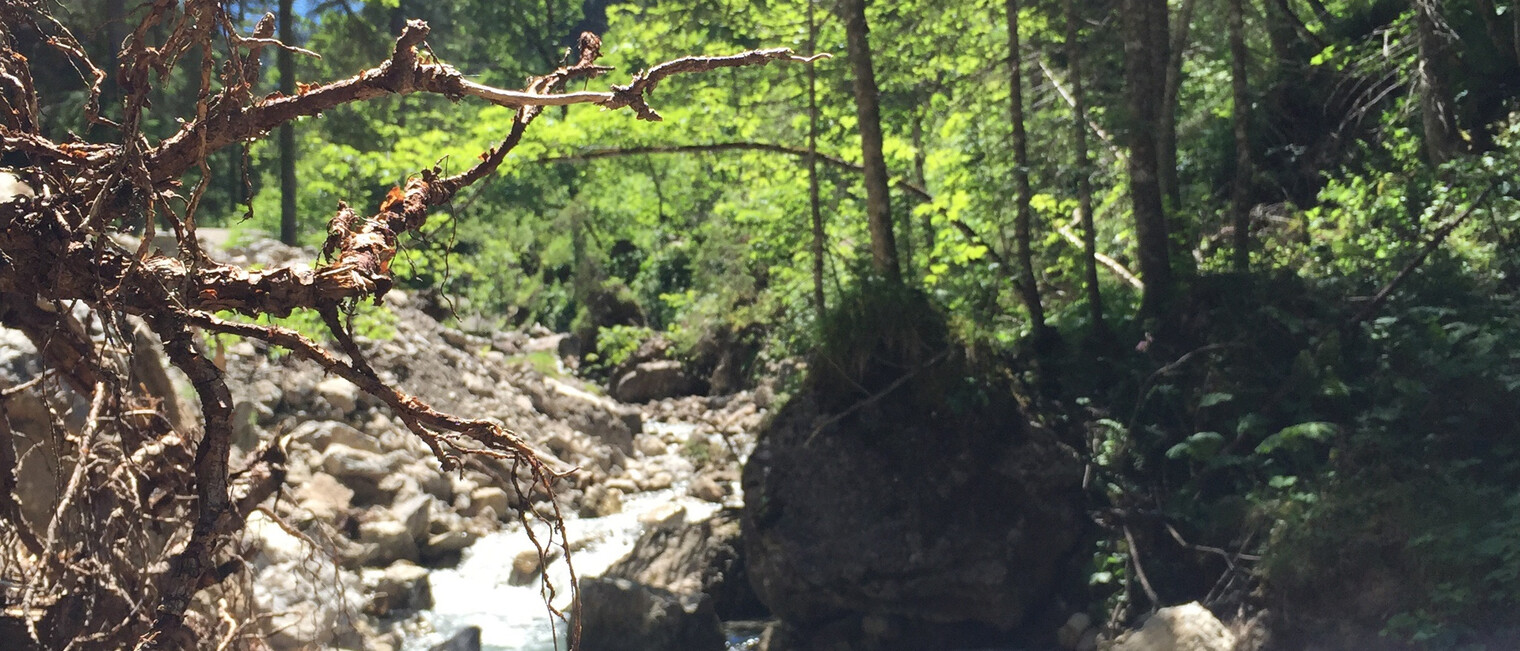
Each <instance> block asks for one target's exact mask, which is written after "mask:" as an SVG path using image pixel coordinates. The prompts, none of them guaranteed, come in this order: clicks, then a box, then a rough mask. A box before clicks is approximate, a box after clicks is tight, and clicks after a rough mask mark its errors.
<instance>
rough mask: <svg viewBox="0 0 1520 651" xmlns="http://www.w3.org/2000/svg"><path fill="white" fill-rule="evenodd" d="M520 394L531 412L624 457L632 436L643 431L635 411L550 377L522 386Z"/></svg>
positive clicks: (641, 423)
mask: <svg viewBox="0 0 1520 651" xmlns="http://www.w3.org/2000/svg"><path fill="white" fill-rule="evenodd" d="M523 391H524V392H526V393H527V394H528V399H529V400H531V401H532V402H533V408H534V409H537V410H538V411H539V412H542V413H544V414H546V415H548V416H549V417H551V418H555V419H558V420H562V421H564V422H565V424H567V425H569V426H570V427H572V428H574V429H577V430H580V431H582V432H585V433H586V434H588V435H590V436H592V437H594V438H597V439H601V441H602V442H603V443H605V444H607V445H610V446H612V447H613V448H615V449H616V450H617V451H618V452H620V453H621V454H624V455H632V454H633V437H634V435H636V434H639V433H640V432H642V431H643V429H644V427H643V424H644V421H643V416H642V415H641V414H640V413H639V410H638V409H635V408H633V407H629V406H627V405H620V404H618V403H617V401H615V400H611V399H609V398H606V397H603V396H599V395H596V394H594V393H591V392H589V391H586V390H584V389H581V388H579V387H576V386H574V385H571V384H568V383H565V382H561V381H559V380H556V379H554V378H549V377H546V378H542V382H537V383H534V382H529V383H525V385H524V386H523Z"/></svg>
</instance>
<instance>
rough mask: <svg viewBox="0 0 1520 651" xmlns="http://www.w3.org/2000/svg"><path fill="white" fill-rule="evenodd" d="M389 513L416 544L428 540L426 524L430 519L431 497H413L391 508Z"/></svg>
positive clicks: (431, 510)
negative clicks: (404, 528) (403, 527)
mask: <svg viewBox="0 0 1520 651" xmlns="http://www.w3.org/2000/svg"><path fill="white" fill-rule="evenodd" d="M391 513H392V514H394V515H395V516H396V519H397V520H400V521H401V524H402V525H404V526H405V527H406V533H407V535H409V536H411V537H412V540H413V541H415V542H417V543H418V544H424V543H426V541H427V539H428V524H429V522H430V521H431V519H432V513H433V496H431V495H415V496H412V497H409V498H407V499H404V500H401V501H399V502H397V503H396V504H394V505H392V506H391Z"/></svg>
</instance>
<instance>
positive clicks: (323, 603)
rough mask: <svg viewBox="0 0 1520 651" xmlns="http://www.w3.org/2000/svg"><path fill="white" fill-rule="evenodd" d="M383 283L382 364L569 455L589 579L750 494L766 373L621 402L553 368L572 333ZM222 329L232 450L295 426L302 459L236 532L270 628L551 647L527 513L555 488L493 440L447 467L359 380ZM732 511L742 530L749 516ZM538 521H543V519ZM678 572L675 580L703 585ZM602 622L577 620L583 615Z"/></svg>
mask: <svg viewBox="0 0 1520 651" xmlns="http://www.w3.org/2000/svg"><path fill="white" fill-rule="evenodd" d="M267 257H270V256H269V254H268V253H267V252H265V253H263V254H262V255H258V256H257V257H256V259H262V258H267ZM387 302H388V303H389V304H390V305H389V307H390V312H391V313H392V314H394V315H395V319H394V320H393V321H389V322H388V323H386V324H383V325H384V329H388V330H389V332H388V333H386V334H388V336H385V337H379V338H374V339H370V340H367V341H364V342H362V344H361V345H362V346H363V348H364V349H365V352H366V354H367V355H368V356H369V358H370V360H371V362H372V363H373V364H374V366H375V368H376V370H377V371H378V372H379V374H380V375H381V377H382V379H385V380H387V381H390V382H394V383H395V384H396V385H397V386H399V387H402V388H403V389H404V390H406V391H408V392H411V393H414V394H416V395H418V397H420V398H422V399H423V400H426V401H428V402H429V403H431V404H433V405H434V406H435V407H438V408H439V409H442V410H446V411H449V412H451V413H455V414H460V415H465V416H467V417H475V418H479V417H485V418H495V419H498V420H500V421H501V422H502V423H503V424H505V425H506V426H508V427H510V428H512V429H514V430H515V431H517V432H519V433H520V434H522V436H523V437H524V438H525V439H526V440H528V441H530V442H531V443H532V444H533V445H534V446H535V448H536V449H537V450H538V451H539V453H540V455H541V456H542V457H543V458H544V460H545V461H546V462H547V463H548V464H549V466H550V467H551V468H553V469H555V470H557V471H560V472H565V473H566V476H565V477H566V478H565V480H563V481H561V482H560V483H559V484H558V485H557V486H556V487H555V489H554V492H555V494H554V496H553V497H554V499H555V501H557V503H558V507H559V508H560V509H561V511H562V512H563V513H564V514H565V515H566V516H567V521H566V533H567V537H568V539H569V541H570V547H571V563H573V565H574V567H575V570H576V576H577V577H578V578H581V579H582V580H583V583H584V585H585V586H587V587H586V588H585V589H586V590H588V591H595V590H603V592H604V593H605V592H606V589H605V588H606V586H602V585H599V584H598V583H597V582H596V581H592V580H586V579H587V578H588V577H595V576H598V575H601V574H602V573H603V572H604V571H606V570H607V569H608V568H609V566H611V565H613V564H614V562H616V561H618V560H619V559H622V558H624V557H625V556H627V555H628V554H629V552H630V551H631V550H632V549H633V546H634V543H635V541H636V540H637V539H638V538H639V536H641V535H644V534H647V533H649V532H652V531H656V530H669V531H675V530H684V529H689V528H691V527H697V526H701V524H702V523H703V522H704V521H706V520H707V519H709V518H710V517H711V516H712V515H713V514H714V513H717V512H718V511H719V510H720V509H721V508H723V507H724V506H729V507H735V506H738V505H739V504H740V502H741V501H742V500H741V496H740V495H739V487H738V479H739V468H740V467H741V462H742V460H743V458H744V457H745V456H747V454H748V451H749V450H750V449H752V448H753V445H754V432H755V431H756V430H757V429H758V427H759V426H760V424H761V422H762V420H763V419H764V418H766V417H767V414H768V413H769V412H768V407H769V402H768V400H767V398H768V391H764V390H762V391H761V392H760V395H758V396H757V395H756V394H755V393H753V392H742V393H739V394H735V395H730V396H721V397H698V396H686V397H663V398H660V399H654V400H650V401H649V402H646V403H643V404H625V403H621V402H618V401H615V400H613V399H611V398H609V397H606V396H605V395H602V394H601V391H600V390H599V389H598V388H597V387H596V386H593V385H590V384H587V383H584V382H581V381H580V380H578V379H576V378H574V377H572V376H570V375H568V374H562V373H556V372H555V371H554V369H551V368H545V366H546V365H545V364H544V360H545V359H550V360H552V359H557V357H558V351H559V350H560V348H561V347H562V345H563V341H562V340H563V336H562V335H556V334H553V333H548V332H543V331H540V332H536V333H520V332H504V333H495V334H492V335H490V336H481V335H475V334H469V333H465V332H461V331H459V330H455V329H452V328H448V327H445V326H443V325H442V324H440V323H439V322H438V321H437V320H435V319H434V318H432V317H431V316H429V314H428V312H429V311H431V309H430V308H431V307H432V306H429V305H426V304H424V303H423V302H422V301H421V300H420V299H416V298H414V297H411V296H408V295H406V294H405V293H403V292H392V293H391V294H389V295H387ZM223 345H224V346H225V348H224V349H223V350H222V351H220V352H219V353H218V354H219V355H220V356H221V358H222V359H224V360H225V364H226V370H227V373H228V375H229V379H230V381H231V384H232V386H233V387H234V391H235V395H234V398H235V400H236V403H237V410H238V414H239V422H240V423H241V425H240V430H239V432H238V437H237V443H238V448H239V450H240V451H245V452H246V451H247V450H251V449H253V448H254V447H255V446H256V445H257V443H258V442H259V441H261V440H267V439H270V438H274V437H282V438H283V440H284V442H285V446H286V448H287V451H288V453H289V459H290V461H289V474H288V479H287V487H288V489H287V491H286V492H285V494H284V495H283V496H282V497H281V498H280V499H279V500H277V501H276V502H275V503H274V505H273V506H272V507H271V508H270V509H269V511H268V512H267V513H258V514H256V515H255V517H254V518H252V519H251V520H250V525H249V527H248V530H247V533H246V535H245V538H244V540H243V542H242V545H243V548H244V549H245V550H247V551H246V554H247V556H249V557H250V559H251V563H250V568H251V569H252V580H251V581H250V582H249V585H248V586H247V587H248V588H249V590H250V591H251V597H252V599H251V601H252V603H253V605H254V607H255V608H256V609H257V610H258V611H260V613H261V614H262V615H263V616H264V621H265V622H266V626H265V629H266V632H267V634H268V640H269V642H270V644H271V646H272V647H273V648H275V649H298V648H311V647H312V646H313V645H315V646H321V647H336V648H364V649H426V648H430V647H431V646H432V645H434V644H437V643H440V642H442V641H444V640H445V639H446V638H447V637H449V636H451V635H453V634H454V633H456V632H458V631H459V630H461V629H464V628H466V627H470V626H475V627H478V628H479V629H480V636H481V641H482V643H483V646H484V648H496V649H534V650H538V649H545V650H547V649H552V648H553V640H554V637H555V635H556V633H555V629H554V628H553V626H552V625H551V618H550V616H549V613H548V610H547V608H546V606H545V601H546V598H547V595H548V594H549V593H548V592H546V591H545V588H544V587H543V584H542V583H541V581H540V574H541V572H543V571H544V568H542V567H541V564H542V560H543V559H541V558H540V554H539V552H538V550H537V549H536V548H535V547H534V543H533V541H532V540H531V539H530V538H529V536H528V535H526V532H524V531H523V524H522V522H521V521H520V519H519V515H520V513H522V512H523V511H525V510H527V511H530V512H531V511H532V510H536V511H537V512H539V513H544V514H548V513H553V512H554V510H555V505H554V504H553V503H551V501H550V498H551V496H550V494H549V492H548V491H547V490H545V489H544V488H543V487H542V486H533V487H532V488H531V490H529V491H527V492H526V493H525V494H523V495H521V496H519V495H518V494H517V493H516V491H514V490H512V489H511V488H510V487H509V482H511V481H513V480H514V479H516V480H518V481H521V480H523V479H525V478H526V477H525V476H521V477H514V474H513V468H512V467H510V466H509V465H508V464H505V463H502V462H499V461H497V460H494V459H488V458H471V459H469V460H467V462H466V463H465V465H464V467H463V469H462V470H459V471H455V472H453V473H443V472H440V471H439V469H438V462H437V461H436V459H434V458H433V456H432V454H431V453H430V451H429V450H428V448H427V447H426V445H425V444H424V443H423V442H422V441H421V440H419V439H417V438H416V437H415V436H413V435H412V434H410V433H409V432H408V431H406V429H405V428H404V426H403V425H402V424H401V423H400V422H398V421H397V419H395V417H394V416H393V415H391V414H390V413H389V411H388V410H387V409H386V408H385V407H384V406H383V405H381V404H379V403H378V401H376V400H374V399H372V398H370V397H368V396H365V395H362V394H361V393H360V392H359V391H358V390H357V388H355V387H354V386H352V385H350V384H349V383H347V382H346V381H343V380H341V379H337V378H331V377H324V376H323V375H322V373H321V372H320V370H319V369H317V368H315V367H314V366H312V365H310V364H306V363H303V362H299V361H296V360H293V359H292V358H290V357H288V356H282V355H280V354H278V352H277V351H270V350H264V349H261V348H260V347H258V346H256V345H255V344H254V343H252V342H249V341H234V342H223ZM535 364H537V366H535ZM545 371H548V372H545ZM648 384H649V383H648V382H646V383H645V385H646V386H647V385H648ZM522 485H523V486H527V485H528V484H527V483H526V482H524V483H523V484H522ZM728 517H729V519H730V520H731V521H732V527H731V528H732V529H733V535H734V536H737V527H738V525H737V516H733V515H730V516H728ZM528 521H529V523H530V525H531V526H534V527H535V530H536V531H537V533H538V534H539V535H538V536H537V538H538V539H539V540H540V541H544V540H547V538H548V536H547V533H548V531H547V529H546V527H547V523H545V522H542V521H540V520H537V519H534V518H533V517H532V516H529V518H528ZM545 551H546V555H545V558H546V559H547V560H549V561H550V562H549V563H548V566H547V573H548V578H549V582H548V584H549V585H550V586H552V589H553V598H552V603H553V605H554V606H555V607H556V608H558V609H560V610H562V611H564V612H566V613H569V612H570V608H569V595H570V593H571V582H570V571H569V567H570V563H566V561H565V559H564V558H563V554H562V553H561V551H560V550H559V549H557V548H549V549H546V550H545ZM689 551H690V550H687V552H689ZM666 565H668V563H667V564H666ZM687 565H689V566H690V567H682V568H670V567H662V568H660V569H659V570H658V571H660V572H664V573H665V576H661V577H658V579H659V580H655V578H656V577H647V576H646V577H644V578H645V584H641V585H642V586H645V587H647V585H649V584H655V585H659V584H661V582H662V581H663V582H664V583H666V584H674V583H677V582H680V581H682V580H685V579H684V578H683V577H682V576H676V574H679V573H685V574H692V573H695V574H697V575H700V573H701V571H702V569H701V568H698V567H696V565H695V564H694V561H693V562H688V563H687ZM698 581H699V582H700V579H698ZM667 587H675V588H676V589H677V591H672V592H670V594H672V595H674V594H678V592H679V591H685V592H691V591H693V590H700V588H701V587H702V586H700V585H687V586H667ZM625 592H626V591H625ZM635 597H642V598H645V599H646V601H647V598H648V597H649V595H635ZM687 597H688V598H690V595H687ZM628 599H629V597H628V596H627V595H623V598H622V601H619V600H618V597H614V596H606V597H605V598H602V599H598V600H597V603H598V604H603V605H607V604H612V603H614V602H617V603H623V602H627V601H628ZM635 600H636V599H635ZM586 601H587V602H588V603H589V602H590V601H591V599H590V598H589V597H588V598H587V599H586ZM678 601H679V598H677V599H676V602H678ZM640 603H641V604H642V605H643V606H647V605H648V604H647V603H644V602H640ZM618 607H619V608H621V607H622V606H618ZM675 610H677V611H681V612H683V613H684V611H682V607H681V606H679V605H677V606H676V607H675ZM592 616H594V617H600V618H603V620H605V619H606V618H608V617H614V618H615V617H620V616H621V615H618V614H616V613H611V612H609V611H608V610H607V609H606V608H602V609H601V610H599V611H598V612H596V613H594V614H591V613H588V617H592ZM603 624H605V621H602V620H598V621H597V622H592V621H584V622H582V625H583V628H586V630H587V631H588V634H595V631H593V630H592V627H593V626H601V625H603ZM559 626H560V632H559V637H560V638H561V639H563V629H564V624H563V623H561V624H560V625H559Z"/></svg>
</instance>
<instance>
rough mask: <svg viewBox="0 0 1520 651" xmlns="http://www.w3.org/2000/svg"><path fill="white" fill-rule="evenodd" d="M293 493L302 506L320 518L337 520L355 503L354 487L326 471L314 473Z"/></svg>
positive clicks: (329, 520) (327, 520)
mask: <svg viewBox="0 0 1520 651" xmlns="http://www.w3.org/2000/svg"><path fill="white" fill-rule="evenodd" d="M292 495H293V496H294V497H295V499H296V503H297V504H300V505H301V508H303V509H306V510H307V511H310V512H311V514H312V516H314V517H316V518H317V519H318V520H323V521H326V522H335V521H337V519H338V517H339V516H341V515H343V514H345V513H347V512H348V509H349V508H350V507H351V506H352V505H353V501H354V491H353V489H351V488H349V487H347V486H344V485H343V484H340V483H338V480H337V479H336V478H334V477H333V476H332V475H329V474H327V473H325V472H315V473H312V475H311V477H310V478H308V479H307V480H306V483H303V484H301V485H300V486H297V487H296V489H295V490H294V491H292Z"/></svg>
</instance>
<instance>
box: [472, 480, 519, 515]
mask: <svg viewBox="0 0 1520 651" xmlns="http://www.w3.org/2000/svg"><path fill="white" fill-rule="evenodd" d="M511 501H512V500H511V497H510V496H509V495H507V492H506V491H504V490H502V489H500V488H497V487H495V486H482V487H480V488H477V489H475V490H473V491H470V511H469V514H470V515H478V514H480V512H481V510H482V509H491V510H492V511H494V512H495V513H496V514H497V515H501V514H504V513H508V512H509V510H510V509H509V505H510V504H511Z"/></svg>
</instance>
